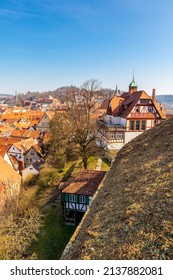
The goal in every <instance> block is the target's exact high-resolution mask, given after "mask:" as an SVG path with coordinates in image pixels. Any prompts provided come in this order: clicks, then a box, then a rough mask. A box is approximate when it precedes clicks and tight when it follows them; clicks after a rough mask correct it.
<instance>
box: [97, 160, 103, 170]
mask: <svg viewBox="0 0 173 280" xmlns="http://www.w3.org/2000/svg"><path fill="white" fill-rule="evenodd" d="M101 167H102V159H101V158H100V157H99V158H98V161H97V166H96V170H97V171H100V170H101Z"/></svg>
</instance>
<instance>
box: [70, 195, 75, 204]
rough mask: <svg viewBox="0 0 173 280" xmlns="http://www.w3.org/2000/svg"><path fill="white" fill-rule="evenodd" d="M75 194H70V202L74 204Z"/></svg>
mask: <svg viewBox="0 0 173 280" xmlns="http://www.w3.org/2000/svg"><path fill="white" fill-rule="evenodd" d="M74 198H75V197H74V194H69V202H74V201H75V200H74Z"/></svg>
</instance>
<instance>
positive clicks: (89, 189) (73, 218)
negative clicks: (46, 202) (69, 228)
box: [59, 170, 106, 225]
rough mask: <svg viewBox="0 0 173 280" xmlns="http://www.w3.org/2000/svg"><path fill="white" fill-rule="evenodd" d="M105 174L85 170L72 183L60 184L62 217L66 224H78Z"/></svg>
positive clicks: (103, 172)
mask: <svg viewBox="0 0 173 280" xmlns="http://www.w3.org/2000/svg"><path fill="white" fill-rule="evenodd" d="M105 173H106V172H105V171H95V170H94V171H92V170H85V171H82V172H81V173H80V174H79V175H77V176H76V177H75V178H74V179H73V180H72V181H69V182H65V183H61V184H60V187H59V189H60V190H61V202H62V209H63V216H64V219H65V221H66V222H67V223H69V224H73V225H77V224H78V223H79V222H80V220H81V218H82V217H83V215H84V213H85V212H86V210H87V209H88V208H89V206H90V204H91V201H92V198H93V195H94V193H95V192H96V190H97V188H98V186H99V184H100V183H101V181H102V180H103V177H104V175H105Z"/></svg>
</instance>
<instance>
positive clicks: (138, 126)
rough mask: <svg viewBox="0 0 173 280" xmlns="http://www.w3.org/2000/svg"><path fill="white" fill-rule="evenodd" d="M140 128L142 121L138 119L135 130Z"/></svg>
mask: <svg viewBox="0 0 173 280" xmlns="http://www.w3.org/2000/svg"><path fill="white" fill-rule="evenodd" d="M139 129H140V121H136V127H135V130H139Z"/></svg>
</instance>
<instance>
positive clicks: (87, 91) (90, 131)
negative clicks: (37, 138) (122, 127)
mask: <svg viewBox="0 0 173 280" xmlns="http://www.w3.org/2000/svg"><path fill="white" fill-rule="evenodd" d="M100 86H101V84H100V82H99V81H97V80H94V79H93V80H88V81H86V82H85V83H84V84H83V85H82V86H81V88H80V89H79V90H76V88H75V87H73V86H72V87H71V88H70V90H69V91H68V92H67V96H66V103H67V105H68V110H67V112H66V113H64V115H63V118H62V117H61V119H60V118H58V115H56V116H55V118H54V120H53V122H52V129H51V131H52V135H53V142H56V148H57V150H56V152H57V153H59V152H60V154H61V156H62V153H61V152H63V154H65V155H66V159H71V158H80V159H81V160H82V163H83V166H84V168H85V169H87V165H88V158H89V157H90V156H91V155H96V154H98V152H99V150H100V148H99V147H97V145H96V139H97V127H96V124H95V123H93V122H92V121H91V114H92V113H93V112H94V110H95V108H96V104H97V102H98V99H97V96H98V93H99V90H100ZM60 122H61V124H60ZM57 143H58V145H59V147H58V145H57ZM52 147H53V146H52ZM58 149H59V150H58ZM54 152H55V151H54Z"/></svg>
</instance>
